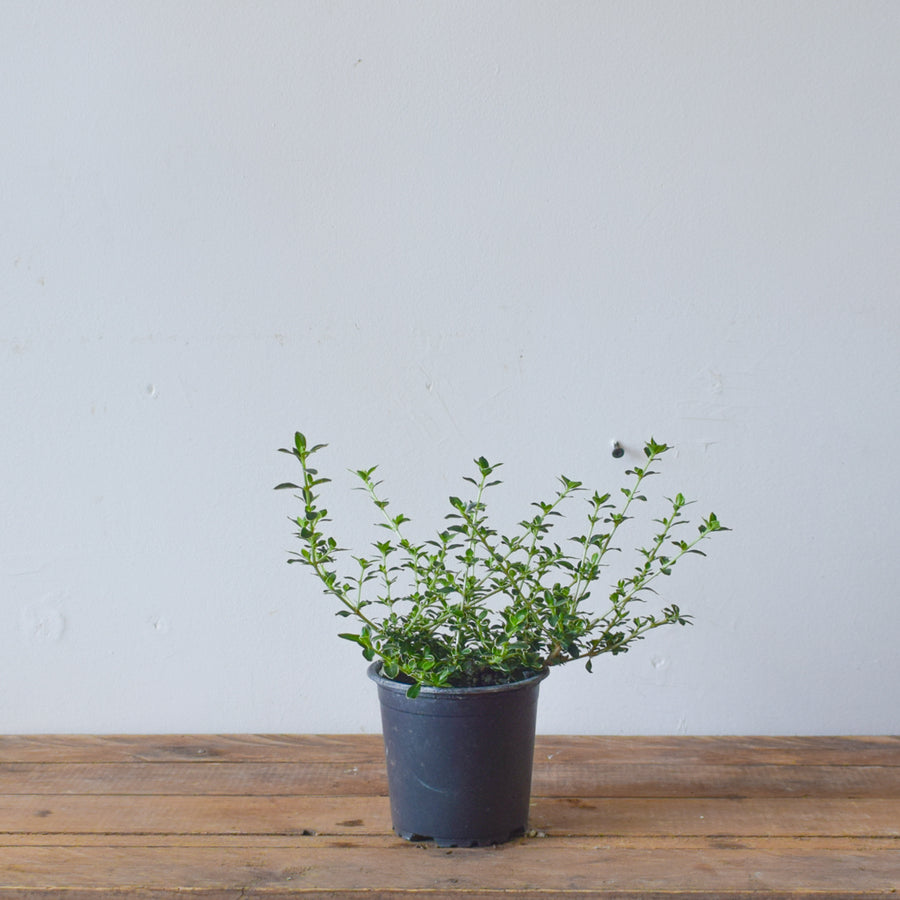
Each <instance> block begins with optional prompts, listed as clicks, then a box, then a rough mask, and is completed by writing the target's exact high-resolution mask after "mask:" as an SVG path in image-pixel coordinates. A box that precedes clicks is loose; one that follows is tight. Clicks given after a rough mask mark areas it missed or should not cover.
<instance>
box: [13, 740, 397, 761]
mask: <svg viewBox="0 0 900 900" xmlns="http://www.w3.org/2000/svg"><path fill="white" fill-rule="evenodd" d="M378 760H381V761H383V760H384V743H383V741H382V739H381V735H380V734H377V735H376V734H353V735H309V734H269V735H262V734H233V735H226V734H218V735H216V734H201V735H197V734H180V735H179V734H157V735H152V734H150V735H147V734H119V735H115V734H110V735H91V734H75V735H71V734H70V735H65V734H46V735H40V734H38V735H0V763H4V762H12V763H18V762H33V763H63V762H81V763H114V762H192V763H209V762H216V761H220V762H304V763H316V762H321V763H342V762H346V763H347V765H355V764H357V763H359V762H376V761H378Z"/></svg>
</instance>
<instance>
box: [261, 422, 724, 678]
mask: <svg viewBox="0 0 900 900" xmlns="http://www.w3.org/2000/svg"><path fill="white" fill-rule="evenodd" d="M323 447H325V445H324V444H316V445H312V446H311V445H310V444H309V443H308V442H307V440H306V437H305V436H304V435H303V434H301V433H300V432H297V433H296V434H295V435H294V446H293V447H291V448H286V449H282V450H281V452H282V453H289V454H291V455H292V456H294V457H295V458H296V459H297V461H298V462H299V463H300V466H301V471H302V479H301V481H300V483H299V484H293V483H285V484H280V485H278V487H277V488H276V490H280V489H289V490H295V491H297V492H298V493H297V498H298V499H299V500H300V501H301V503H302V508H303V511H302V513H301V514H300V515H299V516H297V517H296V518H295V519H292V521H294V522H295V524H296V526H297V528H298V531H297V533H296V534H297V537H298V538H299V541H300V549H299V550H298V551H296V552H292V553H291V554H290V558H289V559H288V562H293V563H300V564H302V565H304V566H308V567H309V568H311V569H312V570H313V572H314V573H315V574H316V576H318V579H319V580H320V582H321V583H322V585H323V587H324V590H325V592H326V593H327V594H330V595H331V596H332V597H334V598H335V599H336V600H337V601H338V602H339V604H340V607H339V609H338V612H337V615H339V616H343V617H345V618H346V619H348V621H352V622H353V623H355V627H356V630H354V631H347V632H345V633H342V634H341V635H340V636H341V637H342V638H346V639H347V640H350V641H353V642H355V643H357V644H359V646H360V647H361V648H362V653H363V656H364V657H365V658H366V659H367V660H373V659H375V658H376V657H377V658H379V659H380V660H381V664H382V672H383V673H384V675H385V676H386V677H388V678H394V679H398V680H401V681H406V682H408V683H409V684H410V689H409V694H410V695H411V696H415V694H416V693H418V690H419V688H420V686H421V685H423V684H424V685H431V686H435V687H451V686H454V687H455V686H471V685H484V684H496V683H506V682H511V681H516V680H519V679H521V678H525V677H528V676H529V675H531V674H534V673H537V672H540V671H542V670H543V669H545V668H547V667H548V666H558V665H562V664H563V663H568V662H571V661H573V660H576V659H580V660H584V661H585V664H586V667H587V669H588V671H590V669H591V661H592V660H593V659H594V657H596V656H599V655H600V654H603V653H611V654H613V655H617V654H619V653H625V652H626V651H627V650H628V649H629V648H630V646H631V645H632V644H633V643H634V642H635V641H637V640H640V639H641V638H643V637H644V636H645V635H646V634H647V633H648V632H650V631H652V630H654V629H656V628H660V627H662V626H663V625H687V624H689V621H690V618H691V617H690V616H688V615H685V614H684V613H682V612H681V610H680V609H679V608H678V607H677V606H676V605H674V604H672V605H671V606H667V607H665V608H663V609H662V610H661V611H658V612H647V611H645V610H646V607H645V606H643V605H638V604H641V603H642V602H643V601H644V600H645V599H646V596H645V595H647V594H648V593H655V590H654V582H656V581H657V579H658V578H659V577H660V576H668V575H671V574H672V571H673V570H674V569H675V567H676V566H677V565H678V564H679V563H680V561H681V560H682V559H683V558H684V557H686V556H688V555H692V554H696V555H700V556H703V555H705V554H704V553H703V551H702V550H700V549H699V548H698V544H700V543H701V542H703V541H705V540H706V539H707V538H709V537H710V536H711V535H712V534H714V533H715V532H718V531H727V530H728V529H727V528H725V526H723V525H722V524H721V523H720V522H719V520H718V519H717V518H716V516H715V514H714V513H710V514H709V515H708V516H707V517H706V518H705V519H702V521H700V523H699V525H698V526H697V532H696V533H695V534H692V535H691V536H690V537H689V538H686V539H683V538H682V537H681V536H680V535H681V533H682V532H681V529H682V528H683V526H685V525H687V524H689V522H688V519H687V518H685V516H684V509H685V507H686V506H687V505H688V501H687V500H685V498H684V496H683V495H682V494H680V493H679V494H676V495H675V497H674V498H666V499H667V503H668V507H667V514H666V515H664V516H662V517H661V518H658V519H653V522H654V523H655V528H654V530H655V531H656V534H655V535H654V536H653V538H652V540H651V541H649V542H648V544H647V546H645V547H640V548H638V549H637V553H638V559H637V565H636V566H634V567H633V568H632V569H631V570H630V571H629V572H628V574H625V575H623V576H622V577H621V578H619V579H618V580H617V581H615V582H614V583H613V584H612V586H611V587H612V590H611V593H609V594H608V595H607V596H606V598H605V599H604V601H603V603H602V610H600V611H598V609H597V603H596V601H594V598H593V597H592V594H591V590H592V588H593V587H594V586H595V585H596V583H597V581H598V580H599V579H600V577H601V575H602V574H603V573H604V571H605V570H606V567H607V565H608V563H607V559H606V557H607V555H608V554H609V553H610V552H611V551H614V550H617V549H618V548H617V547H616V546H615V542H616V541H617V540H618V533H619V530H620V528H621V527H622V526H623V525H624V524H625V522H627V521H628V520H629V519H631V518H633V513H634V511H635V510H636V508H637V504H640V503H644V502H646V500H647V498H646V496H645V495H644V493H643V491H644V489H645V488H644V482H645V481H646V480H647V479H648V478H649V477H650V476H651V475H654V474H656V473H655V472H654V471H653V470H652V468H651V467H652V466H653V465H654V464H656V463H657V461H658V460H659V458H660V457H661V456H662V455H663V454H664V453H665V452H666V451H667V450H669V449H670V448H669V447H668V446H667V445H666V444H659V443H657V442H656V441H655V440H653V439H652V438H651V439H650V440H649V441H648V442H647V443H646V445H645V447H644V456H645V461H644V465H643V467H641V468H638V467H635V468H633V469H629V470H628V471H627V472H626V475H628V476H630V477H631V478H632V481H631V483H630V486H628V487H623V488H620V494H619V495H617V496H616V498H615V501H614V499H613V495H611V494H608V493H605V494H601V493H599V492H597V491H594V492H592V493H588V492H587V491H586V489H585V488H584V486H583V485H582V483H581V482H580V481H574V480H573V479H571V478H567V477H566V476H564V475H562V476H560V477H559V488H558V490H557V491H556V494H555V496H554V497H553V498H552V499H550V500H547V501H537V502H535V503H533V504H532V507H533V512H532V513H531V514H530V516H529V517H527V518H525V519H523V520H522V521H521V522H519V523H518V528H517V531H516V532H515V533H514V534H512V535H503V534H498V532H497V531H496V530H495V529H494V528H492V527H491V525H490V523H489V521H488V515H487V506H486V503H485V494H486V493H487V491H488V490H489V489H491V488H493V487H495V486H496V485H498V484H500V481H499V480H498V479H497V478H496V472H497V469H498V468H499V467H500V464H499V463H496V464H491V463H489V462H488V461H487V460H486V459H485V458H484V457H483V456H482V457H479V458H478V459H476V460H475V466H476V469H477V474H476V475H475V476H474V477H466V478H465V479H464V480H465V481H466V482H467V483H468V484H469V485H470V486H471V493H472V494H473V497H472V499H468V500H463V499H461V498H459V497H450V508H451V512H450V513H449V514H448V515H447V517H446V522H447V524H446V525H445V527H444V528H443V529H442V530H440V531H439V532H438V533H437V534H436V535H435V537H434V538H432V539H431V540H426V541H423V542H422V543H414V542H413V541H411V540H410V539H409V538H408V537H406V535H405V531H404V526H405V525H406V524H407V523H408V522H409V521H410V520H409V519H408V518H407V517H406V516H405V515H403V514H402V513H400V514H397V515H392V514H391V513H390V512H389V511H388V505H389V504H388V501H387V500H385V499H384V498H383V497H382V496H381V494H380V492H379V485H380V482H378V481H376V480H375V471H376V469H375V467H372V468H370V469H360V470H358V471H356V473H355V474H356V476H357V477H358V479H359V481H360V489H362V490H364V491H365V492H366V493H367V494H368V495H369V497H370V499H371V501H372V503H373V504H374V505H375V507H376V508H377V509H378V510H379V512H380V514H381V516H380V517H381V521H380V522H379V523H378V525H379V526H380V527H381V528H383V529H384V530H385V532H386V534H385V536H384V539H383V540H380V541H376V542H374V543H373V545H372V549H371V550H370V551H369V552H368V553H367V554H366V555H361V556H352V559H353V560H354V561H355V568H354V570H353V572H352V573H351V574H343V573H341V572H340V571H339V568H338V558H339V555H340V554H341V553H342V552H344V551H343V550H342V548H341V547H339V545H338V542H337V541H336V540H335V538H334V537H332V536H331V535H330V534H329V533H328V532H327V523H328V522H329V521H330V520H329V519H328V510H327V509H325V508H324V507H323V506H321V505H320V503H319V491H320V489H321V488H322V486H323V485H324V484H327V483H328V482H329V480H330V479H328V478H324V477H322V476H321V475H319V472H318V470H317V469H315V468H313V467H312V465H311V464H310V461H311V459H312V457H313V456H314V455H315V454H316V453H318V452H319V451H320V450H322V449H323ZM579 493H585V494H586V495H587V496H586V499H587V516H586V519H587V521H586V525H585V528H584V530H583V533H582V534H579V535H576V536H574V537H571V538H569V539H568V540H566V541H564V542H563V544H560V543H557V542H556V541H555V540H554V539H553V536H552V534H551V532H552V529H553V526H554V525H555V524H557V523H558V520H559V519H561V518H562V517H563V512H562V508H563V507H564V505H566V504H568V503H569V501H571V499H572V498H573V497H574V496H575V495H576V494H579Z"/></svg>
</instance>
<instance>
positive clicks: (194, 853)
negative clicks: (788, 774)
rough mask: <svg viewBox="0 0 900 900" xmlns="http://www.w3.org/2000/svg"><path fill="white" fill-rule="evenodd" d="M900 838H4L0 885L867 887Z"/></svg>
mask: <svg viewBox="0 0 900 900" xmlns="http://www.w3.org/2000/svg"><path fill="white" fill-rule="evenodd" d="M898 872H900V853H898V851H897V850H893V851H886V852H872V851H859V850H854V851H853V852H850V853H845V854H840V855H838V854H832V855H829V856H823V855H822V854H820V853H816V852H803V851H801V850H798V849H797V848H796V847H793V846H791V847H787V848H782V849H778V848H775V849H755V848H754V849H727V848H726V849H710V848H698V849H694V850H689V851H685V850H679V849H659V848H654V849H652V850H635V849H621V848H606V847H603V846H602V845H598V846H597V847H595V848H588V847H584V846H580V847H577V848H572V847H570V846H568V845H567V843H566V842H565V841H552V840H544V841H531V842H516V843H512V844H507V845H504V846H502V847H497V848H485V849H473V850H457V849H439V848H434V847H421V846H418V845H410V844H403V843H401V842H398V843H396V844H392V845H391V846H390V847H384V846H381V847H357V848H354V849H353V850H352V851H348V850H347V849H345V848H340V847H338V848H334V847H314V846H309V847H306V848H300V849H297V848H260V847H255V848H252V849H237V850H235V849H228V850H223V849H221V848H202V847H190V848H188V847H163V848H140V847H133V848H127V849H123V848H116V847H67V848H60V847H20V848H15V849H10V848H4V849H3V850H0V896H2V895H3V894H4V893H11V892H14V891H17V890H18V891H22V890H31V891H35V890H37V891H44V892H50V891H57V892H61V891H64V890H83V891H87V890H92V891H93V892H94V894H93V895H94V896H96V895H97V894H98V893H101V892H102V891H109V890H119V891H125V890H127V891H135V892H136V891H141V890H144V891H148V890H156V891H163V890H176V889H177V890H181V891H190V892H191V893H193V892H195V891H197V890H206V891H225V890H229V889H237V888H239V889H240V890H241V891H243V892H244V894H243V895H244V896H247V895H254V894H259V895H262V894H266V895H270V894H273V893H274V894H277V893H282V894H288V893H295V894H301V893H302V894H303V895H304V896H322V895H325V896H328V895H330V894H329V892H330V893H331V894H337V892H340V896H347V892H358V893H360V894H364V895H365V896H368V897H371V896H397V897H402V896H409V895H410V894H412V893H413V892H422V893H426V892H427V895H428V896H429V897H431V898H434V897H458V896H460V895H462V896H469V897H472V896H484V897H488V896H496V894H498V893H503V894H506V895H507V896H515V897H521V896H528V895H540V894H543V896H544V897H545V898H546V897H547V896H548V895H550V896H580V897H584V896H597V897H604V896H606V897H609V896H615V895H622V894H624V893H626V892H632V893H640V895H641V896H646V895H647V894H648V893H656V894H662V895H665V896H673V895H674V896H678V895H687V894H696V893H697V892H701V891H706V892H710V893H712V892H715V893H717V894H718V895H719V896H723V895H727V894H729V893H743V892H754V894H755V895H756V896H757V897H758V896H760V894H761V893H762V892H764V891H769V892H773V891H775V892H777V891H781V892H785V893H790V894H791V895H793V896H796V895H798V894H800V893H801V892H806V893H813V892H816V893H824V894H825V895H826V896H829V897H831V896H835V894H837V893H838V892H843V893H845V894H847V895H850V896H866V895H867V894H868V895H872V894H876V893H878V892H882V893H889V892H891V891H893V890H895V889H896V887H897V879H898Z"/></svg>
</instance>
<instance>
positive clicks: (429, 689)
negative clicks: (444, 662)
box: [366, 660, 550, 697]
mask: <svg viewBox="0 0 900 900" xmlns="http://www.w3.org/2000/svg"><path fill="white" fill-rule="evenodd" d="M549 674H550V670H549V669H548V668H544V669H542V670H541V671H540V672H536V673H535V674H534V675H530V676H529V677H528V678H522V679H520V680H519V681H510V682H508V683H506V684H485V685H477V686H475V687H433V686H432V685H428V684H423V685H422V687H421V689H420V690H419V697H470V696H472V695H473V694H478V695H483V694H503V693H508V692H509V691H517V690H522V689H523V688H528V687H531V686H532V685H535V684H539V683H540V682H541V681H543V680H544V679H545V678H546V677H547V676H548V675H549ZM366 675H368V677H369V678H371V679H372V681H374V682H375V683H376V684H377V685H378V686H379V687H380V688H384V689H385V690H388V691H391V692H392V693H395V694H403V695H404V696H406V692H407V691H408V690H409V685H408V684H406V683H404V682H402V681H394V680H393V679H391V678H386V677H385V676H384V675H382V674H381V662H380V661H378V660H376V661H375V662H373V663H372V664H371V665H370V666H369V668H368V669H366Z"/></svg>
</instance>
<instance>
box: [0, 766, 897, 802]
mask: <svg viewBox="0 0 900 900" xmlns="http://www.w3.org/2000/svg"><path fill="white" fill-rule="evenodd" d="M386 793H387V775H386V772H385V764H384V761H383V760H378V761H377V762H372V761H367V762H359V763H353V764H350V763H349V762H347V761H344V762H338V763H323V762H309V763H306V762H303V763H257V762H245V763H237V762H224V763H223V762H209V763H206V764H205V765H195V764H193V763H191V764H185V763H170V762H164V763H163V762H160V763H152V764H148V763H119V762H117V763H105V764H98V763H59V764H54V763H0V794H216V795H244V794H267V795H291V794H359V795H361V796H362V795H368V796H383V795H384V794H386ZM532 793H533V794H534V795H535V796H544V797H582V798H588V797H792V796H807V795H813V794H814V795H816V796H821V797H876V798H882V799H886V798H900V767H894V766H800V765H792V766H783V765H772V766H746V765H734V766H723V765H706V766H697V765H688V766H684V765H660V764H651V765H632V764H621V765H607V764H600V763H595V764H589V763H583V762H573V763H567V762H553V763H546V762H544V763H542V762H541V761H540V760H538V761H537V762H536V764H535V770H534V778H533V782H532Z"/></svg>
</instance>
